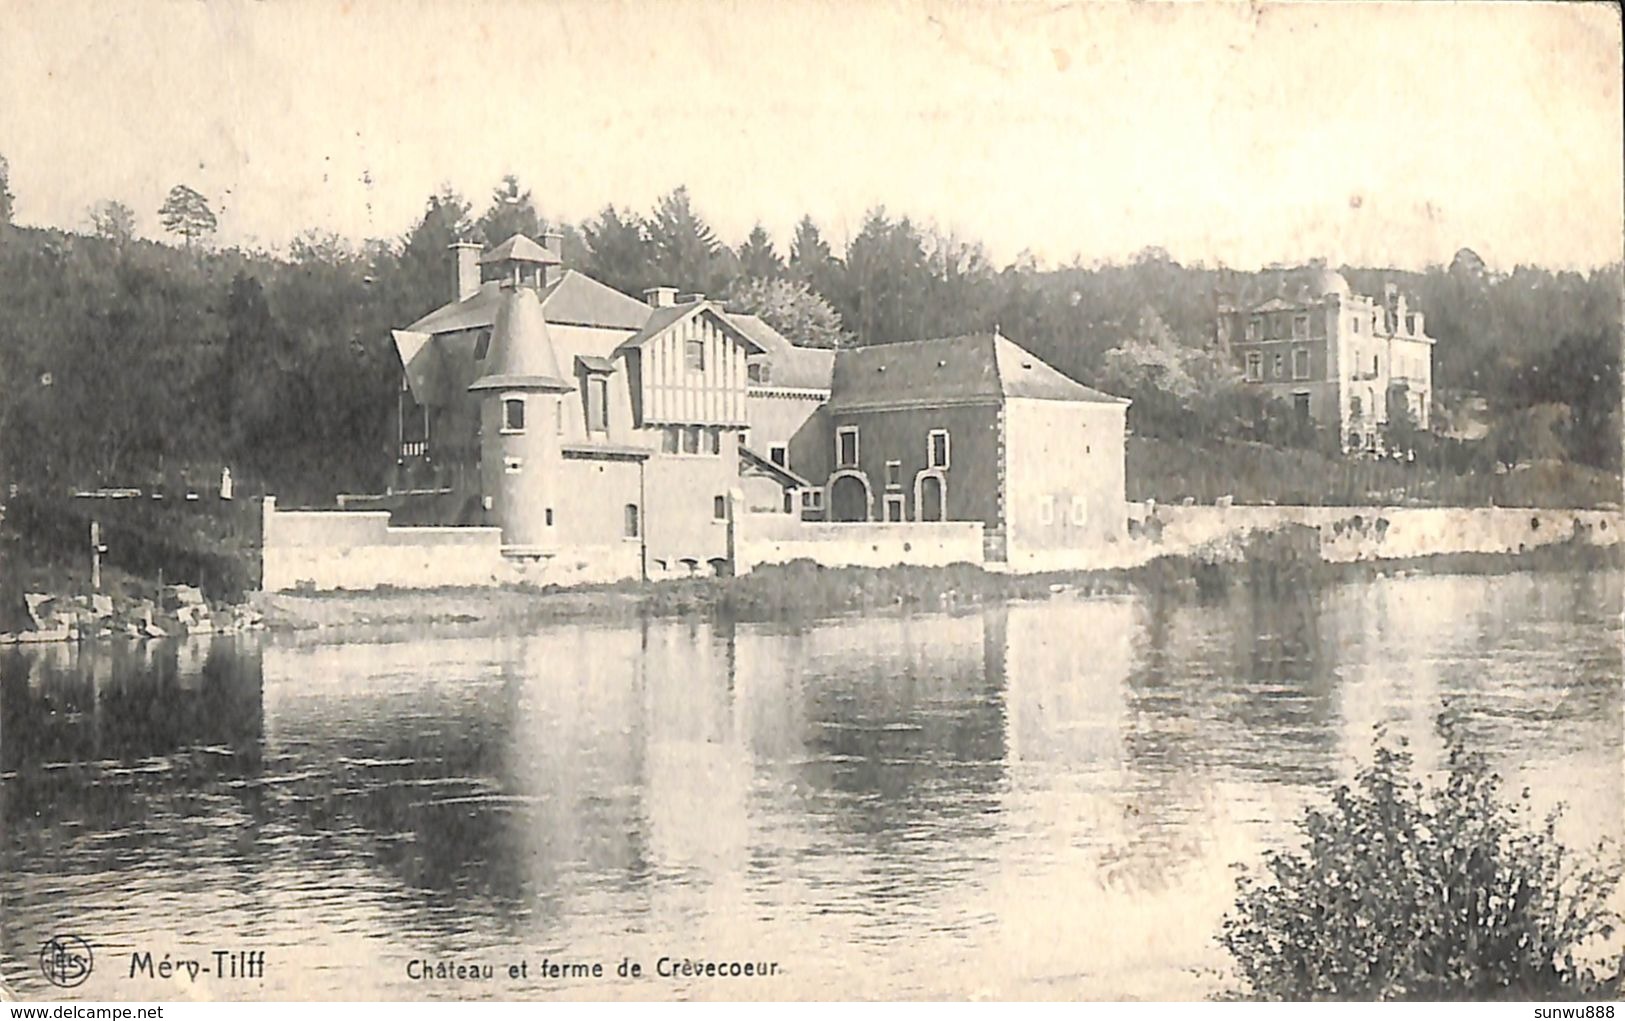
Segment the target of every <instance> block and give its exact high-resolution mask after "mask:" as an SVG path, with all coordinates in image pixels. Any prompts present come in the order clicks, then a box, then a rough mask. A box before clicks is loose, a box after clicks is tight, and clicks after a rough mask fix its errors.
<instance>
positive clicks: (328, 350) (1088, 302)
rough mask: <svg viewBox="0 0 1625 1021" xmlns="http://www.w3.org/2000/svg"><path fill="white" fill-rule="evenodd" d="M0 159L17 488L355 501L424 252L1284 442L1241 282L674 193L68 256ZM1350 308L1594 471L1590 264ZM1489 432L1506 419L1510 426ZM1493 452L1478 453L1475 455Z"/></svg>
mask: <svg viewBox="0 0 1625 1021" xmlns="http://www.w3.org/2000/svg"><path fill="white" fill-rule="evenodd" d="M3 168H4V164H3V163H0V308H4V309H5V310H6V314H5V315H4V316H0V402H3V403H0V471H3V472H4V477H5V478H6V479H8V480H13V481H18V482H21V483H22V484H38V485H55V484H59V483H71V484H73V485H91V484H97V483H100V484H108V485H115V484H129V483H130V482H132V481H133V480H139V479H146V478H152V477H155V476H165V475H175V474H186V473H191V474H192V475H195V476H199V477H209V476H214V475H216V474H217V473H218V470H219V467H220V466H224V465H231V466H232V469H233V472H234V474H235V475H236V476H237V477H238V478H239V479H241V480H243V482H244V483H245V484H247V485H250V486H264V487H265V488H266V489H267V490H269V491H273V492H277V493H278V494H279V495H281V496H283V497H284V498H285V499H291V500H295V501H313V502H314V501H321V500H326V499H330V498H331V497H332V495H333V494H334V493H337V492H345V491H368V490H373V489H376V487H378V486H379V485H380V484H381V483H382V481H383V478H384V474H385V471H386V469H387V468H388V466H389V465H390V464H391V463H392V462H391V457H392V456H393V451H392V446H391V439H392V438H391V437H390V436H389V435H388V423H389V415H390V412H391V409H392V408H393V406H394V401H395V397H396V394H397V392H398V389H399V386H400V374H399V365H398V361H397V359H396V356H395V353H394V351H393V346H392V344H391V341H390V336H389V331H390V329H391V328H398V327H400V326H403V325H405V324H407V323H410V322H411V321H413V320H414V319H416V318H418V317H419V316H421V315H422V314H424V313H426V312H428V311H430V310H432V309H433V308H435V307H437V306H439V305H441V304H443V303H444V302H445V301H447V300H448V299H449V298H450V297H451V296H452V290H453V286H454V284H453V271H452V262H451V258H450V255H449V253H448V251H447V247H448V246H449V245H450V244H451V243H453V242H454V241H459V240H469V239H474V240H480V241H484V242H486V243H489V244H495V243H497V242H500V241H502V240H504V239H506V238H507V237H509V236H511V235H512V234H515V233H522V234H526V235H528V236H531V237H536V236H538V235H540V234H541V233H543V232H545V231H557V232H558V233H560V234H562V235H563V239H564V242H563V257H564V261H565V264H566V265H567V266H569V267H571V268H575V269H578V270H580V271H582V272H584V273H586V274H588V275H590V276H592V277H595V278H597V279H599V280H602V281H603V282H605V283H607V284H609V285H611V286H613V287H617V288H619V289H621V290H623V291H627V292H629V293H632V294H638V293H640V292H641V291H642V290H643V289H644V288H646V287H651V286H657V285H663V286H674V287H677V288H679V289H681V290H685V291H698V292H703V293H706V294H709V295H711V296H713V297H717V298H720V299H726V300H728V301H729V302H730V303H731V305H732V307H734V308H736V309H739V310H741V311H750V312H755V313H757V314H760V315H762V316H763V317H764V318H766V319H767V320H768V321H769V322H771V323H772V324H773V325H775V326H776V327H778V328H779V329H780V330H781V331H783V332H784V333H785V334H786V335H787V336H789V337H790V338H791V339H792V340H794V341H795V342H797V343H801V344H806V345H813V346H826V347H827V346H838V345H862V344H884V343H891V342H896V341H903V340H913V339H921V338H930V337H941V336H950V335H957V334H964V333H970V332H979V331H987V330H992V329H995V328H997V329H998V330H999V331H1000V332H1001V333H1003V334H1004V335H1005V336H1007V337H1010V338H1012V339H1014V340H1016V341H1018V342H1019V343H1021V344H1022V345H1024V346H1026V347H1027V348H1029V349H1030V350H1032V351H1033V352H1034V353H1035V354H1037V355H1038V356H1039V357H1041V358H1043V359H1045V360H1046V361H1048V362H1050V363H1052V364H1054V365H1055V366H1056V367H1057V368H1059V369H1061V370H1062V371H1063V372H1066V373H1068V374H1069V375H1072V376H1073V377H1075V378H1078V379H1080V380H1082V381H1084V382H1086V383H1090V384H1093V385H1096V386H1100V387H1102V388H1104V389H1107V390H1112V391H1113V392H1118V393H1122V394H1123V395H1125V396H1128V397H1131V398H1133V399H1134V401H1135V404H1134V406H1133V407H1132V408H1131V425H1132V427H1133V428H1134V429H1135V430H1136V431H1137V432H1140V433H1142V434H1144V435H1150V436H1162V437H1166V438H1171V439H1181V440H1186V441H1189V442H1208V441H1211V440H1212V439H1215V438H1222V437H1232V438H1240V439H1249V440H1256V441H1261V442H1267V443H1275V444H1293V443H1298V444H1301V443H1305V442H1310V439H1309V438H1306V437H1303V436H1298V435H1294V433H1293V426H1292V424H1291V420H1290V416H1288V415H1286V414H1284V413H1283V411H1282V409H1280V408H1274V407H1271V406H1269V405H1268V402H1265V401H1263V400H1261V399H1259V398H1257V397H1255V396H1253V395H1252V392H1251V391H1250V390H1249V389H1248V388H1246V387H1245V386H1242V385H1241V384H1240V382H1239V379H1238V378H1237V376H1236V373H1235V370H1234V367H1233V366H1231V365H1230V364H1228V363H1227V362H1226V361H1225V360H1223V359H1222V358H1220V357H1218V356H1217V355H1216V354H1215V352H1214V351H1213V350H1212V345H1211V343H1210V340H1211V338H1212V335H1213V311H1214V296H1215V292H1216V290H1217V289H1218V288H1220V287H1221V286H1222V287H1226V288H1230V289H1233V288H1234V287H1235V285H1236V284H1237V281H1238V279H1240V280H1242V281H1243V282H1244V281H1245V279H1246V278H1247V277H1249V276H1250V275H1249V274H1244V273H1236V272H1234V271H1224V270H1220V269H1218V268H1213V267H1205V266H1201V265H1196V266H1186V265H1182V264H1180V263H1179V262H1177V261H1176V260H1174V259H1173V258H1171V257H1170V256H1169V255H1168V254H1167V253H1166V252H1163V251H1161V250H1158V249H1154V248H1152V249H1146V250H1145V251H1143V252H1141V253H1140V254H1139V255H1137V256H1136V257H1134V258H1133V259H1132V260H1129V261H1127V262H1125V263H1123V264H1109V265H1092V266H1086V265H1083V264H1081V263H1078V262H1074V263H1072V264H1070V265H1066V266H1061V267H1054V268H1051V267H1045V266H1042V265H1040V264H1039V262H1038V261H1037V260H1036V259H1034V258H1032V257H1031V256H1028V255H1023V256H1022V257H1020V258H1018V259H1016V260H1015V261H1013V262H1011V263H1010V264H1008V265H1005V266H1003V267H998V266H995V265H994V264H993V262H992V260H991V259H990V258H989V257H988V255H987V253H986V251H985V249H984V248H983V247H982V246H981V245H980V244H978V243H976V242H974V241H968V240H965V239H962V238H958V237H955V236H953V235H950V234H945V233H943V232H940V231H938V230H936V229H934V228H932V227H930V226H922V225H920V224H917V223H916V222H914V221H912V220H911V219H910V218H908V217H894V216H892V215H891V214H889V213H888V212H887V211H886V210H885V209H884V208H876V209H874V210H871V211H870V212H869V213H868V214H867V215H866V216H865V218H864V220H863V222H862V223H861V225H860V226H859V229H858V230H857V232H856V233H855V234H853V235H852V237H851V238H849V239H847V240H846V241H845V242H844V243H843V244H840V245H836V244H832V243H831V242H830V241H829V240H828V239H826V238H825V237H824V235H823V232H822V230H821V229H820V227H819V226H818V224H817V223H816V221H815V220H814V219H813V218H812V217H811V216H806V217H803V218H802V219H801V221H800V222H799V223H798V224H797V225H796V227H795V229H794V232H793V234H792V236H791V237H790V239H789V242H788V245H787V246H786V247H784V248H783V249H781V248H780V247H779V245H778V243H777V242H776V241H775V240H774V239H773V238H772V237H771V235H770V234H769V233H768V232H767V231H766V230H765V229H764V228H762V227H761V226H759V225H758V226H757V227H756V228H755V229H753V230H752V231H751V232H750V234H749V235H748V236H747V237H746V238H745V239H744V240H743V241H742V242H740V243H739V244H738V245H736V246H730V245H728V244H726V243H725V242H724V241H723V240H722V239H720V238H719V237H718V236H717V234H716V232H715V231H714V230H713V229H712V227H711V226H710V225H709V224H708V223H707V222H706V220H705V218H704V217H703V216H702V215H701V213H700V212H699V211H698V209H697V208H696V206H695V204H694V202H693V200H692V198H691V196H690V195H689V193H688V191H687V190H686V189H685V188H681V187H679V188H677V189H675V190H674V191H672V192H671V193H669V194H667V195H665V196H663V197H662V198H661V199H660V200H659V201H658V202H657V203H656V204H655V205H654V207H653V208H652V209H650V210H649V211H648V212H647V213H645V214H638V213H634V212H631V211H628V210H625V209H621V208H617V207H615V206H613V205H609V206H605V207H604V208H603V209H602V210H601V211H600V212H599V213H598V214H597V215H595V216H593V217H591V218H589V219H587V220H586V221H584V222H580V223H570V222H565V221H563V220H558V219H552V218H549V217H548V216H546V215H545V214H544V213H543V212H541V211H540V210H539V209H538V207H537V205H536V203H535V201H534V200H533V198H532V196H531V194H530V192H529V191H527V190H525V189H524V188H523V187H522V186H521V184H520V182H519V181H518V180H517V179H516V178H514V177H508V178H505V179H504V180H503V181H502V182H500V183H499V184H498V185H497V186H496V187H495V188H494V189H493V191H492V193H491V195H490V197H489V200H488V201H487V202H486V203H485V204H484V205H483V207H482V208H481V209H480V210H479V211H478V212H476V210H475V206H474V204H473V203H471V202H470V201H468V200H467V199H465V198H464V197H462V196H460V195H458V194H457V193H455V192H454V191H452V190H450V189H446V188H443V189H441V190H439V191H438V192H436V193H435V194H433V195H431V196H429V198H428V199H427V201H426V202H425V205H424V209H423V213H422V215H421V217H420V218H419V219H418V221H417V223H416V224H414V225H413V227H412V228H411V229H410V230H409V231H408V232H406V233H405V234H404V235H402V236H401V237H398V238H394V239H387V240H375V241H369V242H367V243H365V244H361V245H354V244H351V243H349V242H347V241H346V240H344V239H342V238H339V237H337V236H336V235H333V234H331V233H329V232H323V231H307V232H305V233H303V234H301V235H299V236H298V237H297V238H296V239H295V240H294V241H293V243H292V244H291V245H290V247H289V250H288V251H287V252H286V253H281V254H272V253H267V252H259V251H246V250H242V249H239V248H220V247H215V246H213V245H211V244H210V237H211V235H212V234H213V233H214V231H215V229H216V227H217V224H218V221H217V218H216V215H215V213H214V212H213V211H212V210H211V209H210V206H209V202H208V200H207V198H206V197H205V196H203V195H201V194H200V193H198V192H196V191H195V190H193V189H191V188H189V187H186V186H184V185H182V186H177V188H176V189H174V190H172V191H171V193H170V194H169V196H168V197H167V198H166V201H165V203H164V207H163V208H162V209H161V210H160V211H159V213H160V221H161V222H162V223H163V225H164V227H165V229H166V231H167V232H169V233H170V234H172V235H173V237H174V238H175V239H176V241H177V242H178V243H177V244H162V243H159V242H156V241H152V240H145V239H142V238H139V237H138V236H136V231H135V229H134V223H135V217H134V214H133V212H132V211H131V210H129V208H128V207H126V206H124V205H123V204H121V203H118V202H104V203H99V204H98V205H97V206H96V207H94V208H93V209H92V210H90V211H89V212H88V215H87V225H86V227H87V229H86V230H84V231H82V232H70V231H62V230H46V229H31V228H30V229H25V228H20V227H15V226H12V225H11V224H10V219H11V215H10V214H11V204H12V196H11V193H10V191H9V189H8V188H7V181H6V177H5V174H4V173H3ZM1345 275H1347V276H1348V277H1349V279H1350V282H1351V284H1352V285H1353V286H1354V288H1355V290H1356V291H1357V292H1360V293H1381V287H1382V284H1383V283H1384V282H1387V281H1393V282H1396V283H1398V284H1399V285H1400V286H1401V287H1402V288H1404V289H1405V290H1407V291H1409V292H1410V293H1411V294H1413V295H1414V296H1415V297H1416V298H1417V300H1418V302H1419V304H1420V307H1421V308H1422V309H1423V310H1424V311H1425V312H1426V314H1427V316H1428V327H1429V332H1430V333H1432V334H1433V335H1434V336H1436V337H1437V338H1438V345H1437V347H1436V353H1435V369H1434V376H1435V384H1436V387H1437V388H1438V389H1439V390H1440V392H1441V394H1443V395H1444V397H1443V399H1444V400H1445V401H1446V402H1448V401H1450V400H1454V399H1456V398H1455V396H1454V395H1456V394H1461V393H1469V392H1470V393H1476V394H1480V395H1483V396H1484V397H1486V398H1487V399H1488V400H1489V403H1490V406H1491V413H1492V415H1493V416H1495V419H1496V422H1497V427H1498V428H1499V429H1500V432H1499V433H1498V434H1497V435H1496V436H1495V437H1494V438H1493V440H1492V442H1491V444H1490V445H1491V446H1492V447H1494V452H1495V453H1496V454H1499V455H1505V457H1507V458H1512V459H1518V458H1520V457H1526V456H1540V457H1560V458H1567V459H1573V460H1578V461H1582V462H1584V463H1588V464H1592V465H1595V466H1598V467H1602V468H1607V469H1611V470H1617V468H1618V464H1619V411H1618V405H1619V396H1618V395H1619V389H1618V387H1619V380H1618V372H1619V350H1618V348H1619V342H1620V337H1619V328H1620V324H1619V303H1620V293H1621V270H1620V267H1619V266H1618V265H1615V266H1611V267H1608V268H1606V269H1602V270H1597V271H1594V272H1591V273H1587V274H1581V273H1574V272H1552V271H1549V270H1545V269H1540V268H1535V267H1519V268H1518V269H1516V270H1514V271H1513V272H1512V273H1509V274H1496V273H1492V272H1490V271H1488V270H1487V269H1485V268H1484V266H1483V264H1482V262H1481V261H1480V260H1478V259H1477V257H1476V256H1473V255H1472V253H1471V252H1468V251H1466V250H1463V252H1462V253H1461V254H1458V256H1457V258H1456V259H1455V260H1454V261H1453V262H1452V263H1451V264H1450V265H1449V266H1447V267H1430V268H1429V269H1427V270H1426V271H1423V272H1420V273H1414V272H1390V271H1383V270H1379V269H1365V268H1358V267H1351V268H1346V269H1345ZM1508 423H1514V424H1515V427H1513V426H1509V425H1508ZM1497 444H1498V445H1499V446H1496V445H1497Z"/></svg>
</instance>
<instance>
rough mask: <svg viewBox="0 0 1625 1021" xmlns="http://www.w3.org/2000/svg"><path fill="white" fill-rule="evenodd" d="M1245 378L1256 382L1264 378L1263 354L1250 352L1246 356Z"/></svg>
mask: <svg viewBox="0 0 1625 1021" xmlns="http://www.w3.org/2000/svg"><path fill="white" fill-rule="evenodd" d="M1247 378H1248V379H1250V380H1253V381H1254V382H1257V381H1258V380H1261V379H1263V378H1264V356H1263V355H1261V354H1257V353H1254V354H1250V355H1248V356H1247Z"/></svg>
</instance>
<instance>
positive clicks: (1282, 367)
mask: <svg viewBox="0 0 1625 1021" xmlns="http://www.w3.org/2000/svg"><path fill="white" fill-rule="evenodd" d="M1284 375H1286V355H1283V354H1278V355H1276V356H1275V378H1276V379H1280V378H1281V377H1282V376H1284Z"/></svg>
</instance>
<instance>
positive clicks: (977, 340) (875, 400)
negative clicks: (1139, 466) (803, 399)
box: [829, 333, 1128, 411]
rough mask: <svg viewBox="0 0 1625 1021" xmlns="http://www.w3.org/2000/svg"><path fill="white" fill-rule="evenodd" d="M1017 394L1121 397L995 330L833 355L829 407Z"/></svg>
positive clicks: (1093, 399)
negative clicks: (1058, 367)
mask: <svg viewBox="0 0 1625 1021" xmlns="http://www.w3.org/2000/svg"><path fill="white" fill-rule="evenodd" d="M1012 397H1019V398H1029V399H1036V400H1050V401H1079V402H1083V403H1089V404H1127V403H1128V401H1126V400H1124V399H1123V398H1121V397H1114V396H1112V395H1111V394H1108V393H1103V392H1101V391H1099V390H1095V389H1092V388H1091V387H1087V386H1084V385H1083V384H1082V383H1079V382H1078V381H1076V380H1074V379H1071V378H1069V377H1067V376H1065V375H1063V374H1062V373H1061V372H1059V371H1058V370H1056V369H1055V368H1053V367H1051V366H1050V365H1048V364H1047V363H1045V362H1043V361H1041V360H1040V359H1039V358H1038V356H1037V355H1034V354H1032V353H1031V352H1029V351H1027V350H1025V349H1024V348H1021V347H1019V346H1018V345H1017V344H1016V343H1015V342H1014V341H1011V340H1009V339H1007V338H1005V337H1001V336H999V335H998V334H997V333H982V334H970V335H967V336H963V337H945V338H943V339H940V340H916V341H909V342H906V343H902V344H876V345H872V346H869V347H860V348H850V349H846V350H843V351H840V352H838V353H837V354H836V356H835V372H834V378H833V381H832V385H831V393H830V401H829V407H830V410H831V411H869V410H882V409H890V408H912V407H942V406H946V405H954V404H992V403H998V402H1000V401H1003V400H1005V399H1008V398H1012Z"/></svg>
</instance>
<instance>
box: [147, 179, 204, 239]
mask: <svg viewBox="0 0 1625 1021" xmlns="http://www.w3.org/2000/svg"><path fill="white" fill-rule="evenodd" d="M158 219H159V221H160V222H161V223H163V225H164V230H167V231H168V232H169V233H171V234H179V235H180V236H181V237H183V238H185V239H186V247H188V248H190V247H192V242H193V241H195V240H197V239H198V238H200V237H207V236H208V235H210V234H213V233H214V232H215V229H216V228H217V227H218V226H219V223H218V222H216V220H215V218H214V211H213V210H212V209H210V208H209V200H208V199H206V198H204V197H203V195H202V193H200V192H198V191H196V190H195V189H193V188H189V187H187V186H186V185H184V184H177V185H176V186H175V187H173V188H171V189H169V197H168V198H166V199H164V204H163V205H162V206H160V207H159V208H158Z"/></svg>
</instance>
